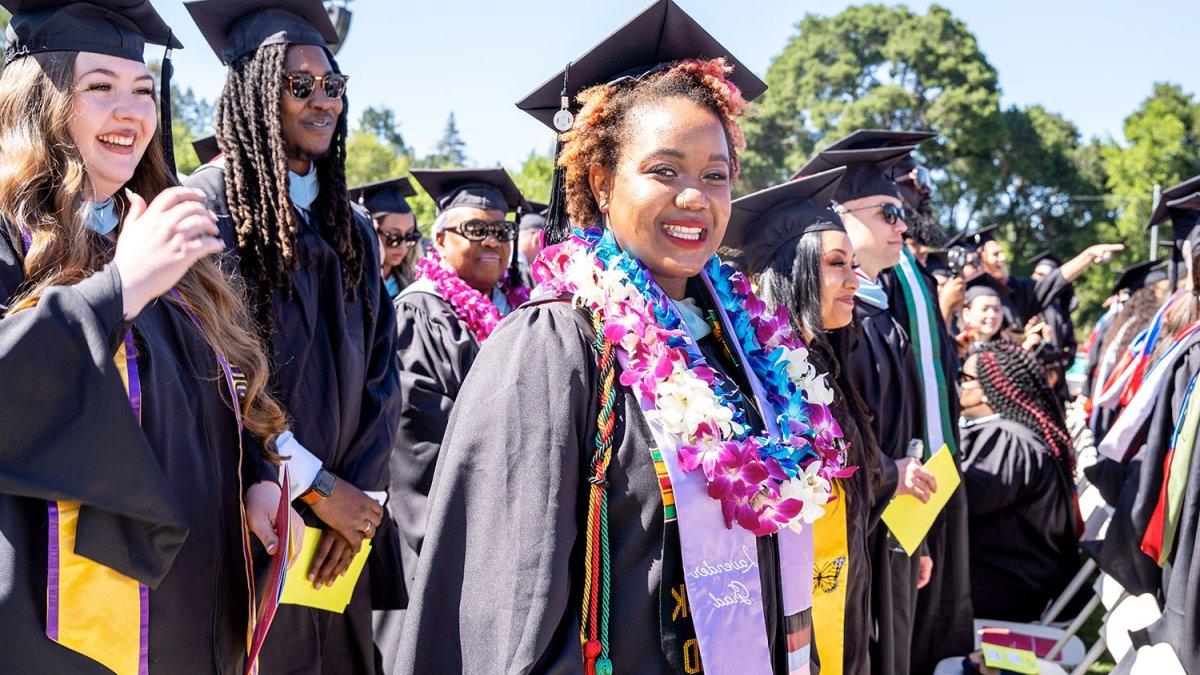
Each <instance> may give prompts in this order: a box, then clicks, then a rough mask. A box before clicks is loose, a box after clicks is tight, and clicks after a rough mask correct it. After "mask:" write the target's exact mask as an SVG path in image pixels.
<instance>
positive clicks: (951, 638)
mask: <svg viewBox="0 0 1200 675" xmlns="http://www.w3.org/2000/svg"><path fill="white" fill-rule="evenodd" d="M931 260H935V259H932V258H931ZM921 278H922V281H923V282H924V283H925V288H926V291H927V292H928V294H929V295H928V297H929V298H930V301H931V302H932V303H933V314H934V321H935V322H936V326H935V330H937V331H938V343H939V347H940V348H939V353H938V355H937V356H938V358H937V363H936V364H935V365H936V366H937V367H938V368H940V369H941V371H942V376H943V378H944V379H945V383H946V396H947V399H948V403H949V408H950V411H949V417H950V428H949V429H946V432H947V433H949V434H950V435H951V436H952V437H953V439H954V442H955V445H956V447H958V449H959V452H958V453H957V454H956V455H955V457H954V461H955V464H956V465H960V463H961V459H962V456H963V455H962V444H961V441H960V439H959V434H958V424H957V422H958V414H959V406H958V396H957V395H956V390H955V383H956V382H957V381H958V369H959V363H958V348H957V343H956V342H955V341H954V336H953V335H951V334H950V331H949V330H948V329H947V328H946V323H945V321H944V320H943V319H942V315H941V312H940V311H938V308H937V297H938V295H937V280H936V279H934V278H933V275H931V274H929V272H928V271H927V270H926V268H921ZM880 281H881V283H882V284H883V286H884V290H886V291H887V294H888V309H889V310H890V311H891V313H892V316H893V317H894V318H895V319H896V322H897V323H898V324H899V325H900V326H901V328H903V329H904V330H905V331H906V332H907V331H908V330H909V325H910V324H909V316H908V306H907V304H905V302H904V292H903V290H902V289H901V288H900V284H899V283H898V282H897V281H896V272H895V270H887V271H885V272H884V273H883V274H881V275H880ZM910 338H911V336H910ZM917 391H918V393H919V392H920V391H921V390H920V388H919V382H918V390H917ZM922 409H923V408H922ZM917 429H918V430H923V429H924V418H922V419H921V423H920V424H919V425H918V426H917ZM926 450H927V451H928V452H936V451H937V450H938V448H926ZM960 473H961V466H960ZM967 541H968V530H967V495H966V490H965V488H964V487H963V486H962V485H961V484H960V485H959V486H958V488H956V489H955V491H954V495H953V496H951V497H950V501H949V502H947V503H946V506H945V508H944V509H942V512H941V514H939V515H938V518H937V520H936V521H934V524H933V527H931V528H930V530H929V534H928V535H926V537H925V546H926V547H927V548H928V550H929V555H930V557H932V558H933V570H932V572H931V573H930V577H929V584H928V585H926V586H925V588H922V589H921V590H920V591H918V592H917V607H916V610H915V612H914V617H915V618H914V622H913V624H914V625H913V644H912V662H911V665H910V668H911V672H913V673H918V674H919V673H931V672H933V671H934V669H935V668H937V664H938V662H939V661H941V660H942V659H945V658H949V657H952V656H959V655H962V654H966V653H968V652H970V651H971V650H972V648H973V647H974V644H975V625H974V621H975V613H974V611H973V610H972V607H971V574H970V568H969V566H968V558H969V552H968V549H967Z"/></svg>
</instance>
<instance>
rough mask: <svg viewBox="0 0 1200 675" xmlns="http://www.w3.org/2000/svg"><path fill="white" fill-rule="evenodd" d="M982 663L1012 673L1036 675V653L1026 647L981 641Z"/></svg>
mask: <svg viewBox="0 0 1200 675" xmlns="http://www.w3.org/2000/svg"><path fill="white" fill-rule="evenodd" d="M982 646H983V665H985V666H987V667H988V668H995V669H997V670H1007V671H1010V672H1013V673H1025V674H1026V675H1038V673H1039V672H1041V669H1040V668H1038V662H1037V655H1036V654H1034V653H1033V652H1031V651H1029V650H1028V649H1017V648H1016V647H1001V646H1000V645H993V644H988V643H986V642H985V643H983V645H982Z"/></svg>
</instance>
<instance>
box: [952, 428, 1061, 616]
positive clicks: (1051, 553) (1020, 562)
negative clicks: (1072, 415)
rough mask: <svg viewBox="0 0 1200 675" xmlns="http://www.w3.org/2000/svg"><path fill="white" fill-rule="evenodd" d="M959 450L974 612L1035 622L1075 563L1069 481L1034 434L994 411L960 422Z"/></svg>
mask: <svg viewBox="0 0 1200 675" xmlns="http://www.w3.org/2000/svg"><path fill="white" fill-rule="evenodd" d="M963 449H964V451H965V453H966V459H965V460H964V461H963V484H964V485H966V486H967V501H968V504H969V510H970V527H971V533H972V535H974V536H972V537H971V599H972V602H973V603H974V606H975V611H976V612H977V613H978V614H979V616H981V617H985V618H988V619H994V620H995V619H998V620H1007V621H1036V620H1037V619H1038V618H1039V617H1040V616H1041V614H1042V611H1043V610H1045V608H1046V605H1048V604H1049V603H1050V602H1051V601H1053V600H1054V598H1056V597H1057V596H1058V595H1059V594H1060V593H1061V592H1062V590H1063V588H1065V587H1066V585H1067V583H1068V582H1069V581H1070V580H1071V577H1072V576H1074V574H1075V572H1076V571H1077V569H1078V567H1079V540H1078V537H1077V536H1076V531H1075V506H1074V498H1073V495H1072V488H1071V484H1070V482H1069V479H1068V477H1067V476H1066V473H1065V471H1064V470H1063V468H1062V466H1061V465H1060V463H1059V461H1058V460H1057V459H1056V458H1055V457H1054V455H1053V454H1052V453H1051V452H1050V449H1049V448H1048V447H1047V446H1046V444H1045V442H1044V441H1043V440H1042V439H1041V438H1040V437H1039V436H1038V435H1037V434H1036V433H1034V432H1033V431H1031V430H1030V429H1028V428H1027V427H1025V426H1024V425H1021V424H1019V423H1017V422H1014V421H1011V420H1008V419H1004V418H1002V417H999V416H996V417H989V418H985V419H983V420H981V421H979V422H975V423H968V424H966V425H964V429H963Z"/></svg>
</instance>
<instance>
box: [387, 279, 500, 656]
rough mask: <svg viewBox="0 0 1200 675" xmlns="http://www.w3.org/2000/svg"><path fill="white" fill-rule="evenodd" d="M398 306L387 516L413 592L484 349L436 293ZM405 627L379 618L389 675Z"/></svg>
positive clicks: (400, 619)
mask: <svg viewBox="0 0 1200 675" xmlns="http://www.w3.org/2000/svg"><path fill="white" fill-rule="evenodd" d="M418 283H422V284H424V283H428V282H418ZM394 306H395V309H396V327H397V339H396V359H397V362H398V365H399V379H400V391H401V393H400V400H401V411H400V417H399V424H398V429H397V433H396V440H395V445H394V449H393V451H392V458H391V462H390V472H389V473H390V481H389V492H388V497H389V498H388V513H389V515H390V517H391V520H392V521H393V523H394V527H395V529H396V530H397V531H398V534H399V542H400V556H401V560H402V565H401V567H402V568H403V569H404V574H405V578H404V579H402V580H400V581H401V582H402V583H404V584H405V585H406V586H407V585H408V584H410V583H411V582H412V577H413V575H414V574H416V571H417V555H418V553H419V552H420V550H421V542H422V541H423V540H424V538H425V516H426V504H427V501H428V499H429V488H430V486H431V484H432V482H433V474H434V470H435V469H436V468H437V459H438V455H439V453H440V451H441V447H442V438H443V437H444V435H445V433H446V425H447V424H448V423H449V421H450V412H451V411H452V410H453V409H454V400H455V399H456V398H457V397H458V392H459V389H460V388H461V387H462V384H463V381H464V380H465V379H466V377H467V372H468V371H470V369H471V364H472V363H473V362H474V361H475V356H476V355H477V354H478V353H479V343H478V342H477V341H476V339H475V335H474V334H473V333H471V331H470V330H469V329H468V328H467V326H466V324H464V323H463V322H462V321H460V320H459V318H458V315H457V314H455V312H454V308H453V307H452V306H451V305H450V303H448V302H446V301H445V300H443V299H442V298H441V296H439V295H437V294H436V293H431V292H426V291H418V290H409V291H408V292H406V293H403V294H402V295H400V296H398V297H396V298H395V300H394ZM406 594H407V592H406ZM403 624H404V614H403V612H401V611H395V612H379V613H376V616H375V644H376V646H377V648H378V650H379V652H380V658H381V660H382V663H383V665H384V670H385V672H390V670H391V668H392V667H394V664H395V660H396V652H397V650H398V649H399V646H400V631H401V628H402V627H403Z"/></svg>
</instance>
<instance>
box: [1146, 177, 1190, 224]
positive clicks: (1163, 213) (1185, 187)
mask: <svg viewBox="0 0 1200 675" xmlns="http://www.w3.org/2000/svg"><path fill="white" fill-rule="evenodd" d="M1198 190H1200V176H1192V177H1191V178H1189V179H1187V180H1185V181H1182V182H1180V183H1176V184H1175V185H1172V186H1171V187H1169V188H1167V189H1165V190H1163V191H1162V196H1161V197H1160V198H1159V200H1158V203H1157V204H1155V205H1154V212H1153V213H1151V214H1150V222H1149V223H1147V224H1146V227H1147V228H1150V227H1153V226H1155V225H1158V224H1159V223H1161V222H1163V221H1165V220H1166V219H1167V218H1170V217H1171V215H1172V214H1171V207H1170V202H1171V201H1173V200H1176V199H1179V198H1181V197H1186V196H1188V195H1190V194H1192V193H1193V192H1196V191H1198Z"/></svg>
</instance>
